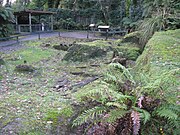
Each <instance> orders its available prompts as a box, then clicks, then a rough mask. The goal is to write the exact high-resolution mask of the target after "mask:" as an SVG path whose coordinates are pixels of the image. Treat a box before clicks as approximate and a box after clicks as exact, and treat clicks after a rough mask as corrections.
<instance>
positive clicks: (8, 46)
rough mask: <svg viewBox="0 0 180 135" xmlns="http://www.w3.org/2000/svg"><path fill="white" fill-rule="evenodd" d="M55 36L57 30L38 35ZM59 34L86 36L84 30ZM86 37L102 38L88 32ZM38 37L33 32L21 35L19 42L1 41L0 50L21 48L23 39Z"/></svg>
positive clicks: (77, 36)
mask: <svg viewBox="0 0 180 135" xmlns="http://www.w3.org/2000/svg"><path fill="white" fill-rule="evenodd" d="M57 36H59V33H58V32H51V33H42V34H41V35H40V38H48V37H57ZM60 36H61V37H70V38H71V37H72V38H79V39H85V38H87V32H86V31H75V32H60ZM88 37H89V38H90V39H102V38H104V37H100V36H95V35H94V34H93V33H89V35H88ZM38 38H39V37H38V34H33V35H27V36H24V37H21V38H20V39H19V42H17V41H16V40H10V41H2V42H0V52H3V53H9V52H11V51H16V50H19V49H21V48H23V45H22V42H23V41H30V40H36V39H38Z"/></svg>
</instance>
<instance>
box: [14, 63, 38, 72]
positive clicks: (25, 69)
mask: <svg viewBox="0 0 180 135" xmlns="http://www.w3.org/2000/svg"><path fill="white" fill-rule="evenodd" d="M34 70H35V68H34V67H32V66H31V65H25V64H24V65H18V66H16V67H15V71H17V72H33V71H34Z"/></svg>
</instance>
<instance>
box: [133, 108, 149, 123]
mask: <svg viewBox="0 0 180 135" xmlns="http://www.w3.org/2000/svg"><path fill="white" fill-rule="evenodd" d="M133 109H134V110H136V111H138V112H139V113H140V116H141V120H142V119H143V123H144V124H146V122H147V121H149V120H150V118H151V114H150V113H149V112H148V111H146V110H144V109H141V108H138V107H133Z"/></svg>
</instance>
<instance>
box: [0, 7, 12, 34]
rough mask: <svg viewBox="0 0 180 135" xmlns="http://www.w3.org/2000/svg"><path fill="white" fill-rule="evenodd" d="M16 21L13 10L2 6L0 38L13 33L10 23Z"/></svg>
mask: <svg viewBox="0 0 180 135" xmlns="http://www.w3.org/2000/svg"><path fill="white" fill-rule="evenodd" d="M13 21H14V16H13V13H12V9H11V8H10V7H3V6H2V5H0V37H7V36H9V34H10V33H11V32H12V28H11V26H10V23H12V22H13Z"/></svg>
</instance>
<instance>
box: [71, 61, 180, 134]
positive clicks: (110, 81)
mask: <svg viewBox="0 0 180 135" xmlns="http://www.w3.org/2000/svg"><path fill="white" fill-rule="evenodd" d="M178 71H179V70H170V71H163V73H162V72H161V74H159V73H158V71H157V73H156V74H154V76H151V75H144V74H143V73H141V74H139V76H138V77H135V74H133V73H132V72H130V71H129V70H128V69H126V68H125V67H124V66H122V65H120V64H110V65H109V69H108V71H107V72H106V73H105V75H104V79H103V80H101V81H99V82H96V83H95V84H91V86H88V87H85V88H84V89H83V90H81V91H79V92H77V93H76V94H75V97H76V98H77V100H78V101H79V102H80V103H81V104H82V105H86V106H87V107H86V109H85V110H84V112H82V113H81V114H80V115H79V116H78V117H77V118H76V119H75V120H74V121H73V126H79V125H82V126H83V125H89V126H88V127H87V129H86V130H85V133H86V134H96V135H98V134H103V135H108V134H112V135H115V134H121V135H124V134H133V135H137V134H144V135H146V134H161V135H163V134H178V132H179V131H178V130H179V124H178V120H179V114H180V113H179V112H180V108H179V106H178V105H177V103H176V101H177V100H178V99H177V98H178V95H177V93H178V91H177V90H176V87H175V86H177V85H178V82H177V81H176V80H177V79H176V76H175V75H176V72H178ZM87 104H88V105H87Z"/></svg>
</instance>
